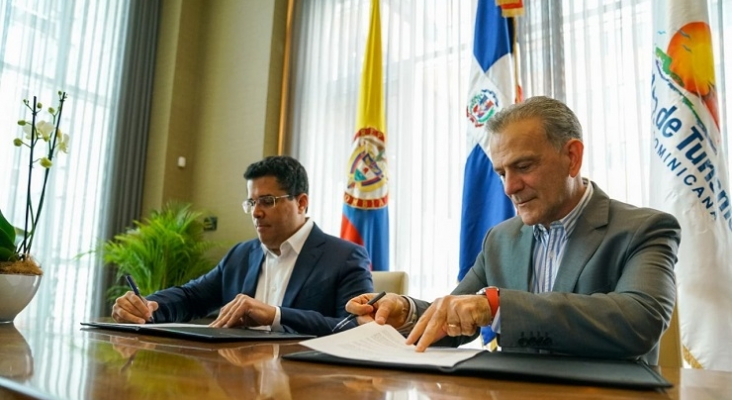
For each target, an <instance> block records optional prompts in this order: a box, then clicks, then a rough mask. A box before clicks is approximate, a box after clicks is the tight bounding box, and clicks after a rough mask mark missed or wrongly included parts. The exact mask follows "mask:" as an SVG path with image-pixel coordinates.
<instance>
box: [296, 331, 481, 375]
mask: <svg viewBox="0 0 732 400" xmlns="http://www.w3.org/2000/svg"><path fill="white" fill-rule="evenodd" d="M405 341H406V339H405V338H404V336H402V335H401V334H399V332H397V330H396V329H394V327H392V326H391V325H379V324H377V323H375V322H371V323H368V324H365V325H361V326H359V327H357V328H353V329H349V330H346V331H343V332H341V333H337V334H334V335H330V336H324V337H320V338H316V339H310V340H305V341H302V342H300V344H301V345H303V346H306V347H309V348H311V349H313V350H317V351H319V352H321V353H326V354H330V355H332V356H336V357H341V358H350V359H353V360H364V361H378V362H386V363H395V364H417V365H434V366H437V367H453V366H455V364H457V363H459V362H460V361H464V360H467V359H468V358H471V357H473V356H475V355H476V354H478V353H480V352H483V351H485V350H479V349H456V348H446V347H430V348H427V350H425V352H424V353H418V352H417V351H416V350H415V346H414V345H407V344H405Z"/></svg>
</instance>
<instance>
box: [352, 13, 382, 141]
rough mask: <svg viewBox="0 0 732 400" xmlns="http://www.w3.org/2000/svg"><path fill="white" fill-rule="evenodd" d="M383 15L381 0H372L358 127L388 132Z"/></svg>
mask: <svg viewBox="0 0 732 400" xmlns="http://www.w3.org/2000/svg"><path fill="white" fill-rule="evenodd" d="M381 59H382V58H381V15H380V13H379V0H371V22H370V24H369V37H368V40H367V41H366V54H365V56H364V60H363V74H362V75H361V89H360V91H359V97H358V114H357V116H356V128H357V130H358V129H361V128H366V127H371V128H376V129H377V130H379V131H381V132H383V133H384V134H386V123H385V121H386V118H385V116H384V114H385V112H384V80H383V73H382V66H381Z"/></svg>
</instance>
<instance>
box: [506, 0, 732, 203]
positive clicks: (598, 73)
mask: <svg viewBox="0 0 732 400" xmlns="http://www.w3.org/2000/svg"><path fill="white" fill-rule="evenodd" d="M524 4H525V9H526V15H525V16H524V17H523V18H521V19H520V20H519V21H520V29H519V34H520V35H521V36H520V37H521V39H520V40H521V46H522V47H521V51H522V53H521V55H522V71H521V72H522V83H523V87H524V94H525V95H526V96H534V95H540V94H544V95H550V96H554V97H557V98H560V99H562V100H564V101H565V102H566V103H567V104H568V105H569V106H570V107H571V108H572V109H573V110H574V111H575V112H576V113H577V115H578V117H579V119H580V122H581V123H582V126H583V128H584V134H585V136H584V138H585V139H584V141H585V145H586V150H585V158H584V165H583V171H582V174H583V176H587V177H589V178H590V179H592V180H594V181H595V182H597V183H598V184H599V185H600V186H601V187H602V188H603V189H604V190H605V191H606V192H607V193H608V194H609V195H610V196H611V197H614V198H617V199H619V200H623V201H627V202H629V203H631V204H635V205H639V206H647V205H648V179H650V178H649V172H648V166H649V162H650V155H651V150H650V145H651V139H650V137H651V121H650V115H651V111H650V105H651V97H650V87H651V82H650V78H651V63H652V56H653V31H652V29H653V28H652V26H653V25H652V18H653V10H652V8H651V0H591V1H585V0H550V1H546V0H526V1H524ZM708 7H709V13H710V25H711V27H712V41H713V45H714V53H715V62H716V66H715V67H716V75H717V80H716V83H717V90H718V93H720V100H719V107H720V116H721V119H722V137H723V138H724V140H725V142H726V143H727V150H726V151H727V160H728V162H731V163H730V165H729V166H728V168H732V160H730V157H729V154H730V144H729V135H728V132H729V130H728V128H727V123H726V121H727V116H728V115H730V111H732V110H730V107H729V104H730V102H729V101H726V99H725V93H728V91H727V90H726V89H727V88H728V84H727V79H725V78H726V77H727V76H732V75H730V74H732V63H727V64H726V65H725V63H724V62H723V60H724V55H725V54H724V53H725V51H724V50H725V47H726V48H730V46H732V3H730V2H729V1H727V2H726V4H725V1H724V0H710V1H708ZM726 54H727V55H729V54H730V50H727V51H726Z"/></svg>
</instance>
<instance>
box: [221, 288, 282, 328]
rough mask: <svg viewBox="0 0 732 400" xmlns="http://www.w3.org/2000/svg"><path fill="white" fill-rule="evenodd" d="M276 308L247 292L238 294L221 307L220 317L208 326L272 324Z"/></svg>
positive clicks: (225, 326)
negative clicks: (248, 294)
mask: <svg viewBox="0 0 732 400" xmlns="http://www.w3.org/2000/svg"><path fill="white" fill-rule="evenodd" d="M275 313H276V309H275V307H274V306H271V305H269V304H265V303H262V302H261V301H259V300H256V299H253V298H251V297H249V296H247V295H245V294H238V295H236V297H235V298H234V300H232V301H230V302H229V304H227V305H225V306H224V307H222V308H221V311H220V312H219V317H218V318H216V320H215V321H214V322H212V323H211V324H209V325H208V326H210V327H212V328H233V327H236V326H263V325H272V323H273V322H274V318H275Z"/></svg>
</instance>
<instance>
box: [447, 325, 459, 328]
mask: <svg viewBox="0 0 732 400" xmlns="http://www.w3.org/2000/svg"><path fill="white" fill-rule="evenodd" d="M447 327H448V328H457V327H458V325H457V324H447Z"/></svg>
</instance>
